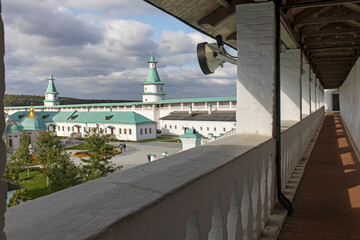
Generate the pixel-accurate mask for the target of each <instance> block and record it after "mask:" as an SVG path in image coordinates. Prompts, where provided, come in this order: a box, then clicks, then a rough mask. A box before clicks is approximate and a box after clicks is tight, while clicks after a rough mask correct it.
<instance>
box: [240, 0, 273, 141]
mask: <svg viewBox="0 0 360 240" xmlns="http://www.w3.org/2000/svg"><path fill="white" fill-rule="evenodd" d="M274 13H275V7H274V3H273V2H266V3H258V4H239V5H237V6H236V32H237V49H238V61H237V78H238V79H237V93H236V96H237V103H238V104H237V111H236V119H237V124H236V132H237V133H259V134H263V135H267V136H272V135H273V129H274V128H273V126H274V118H273V117H274V93H275V92H274V89H275V17H274Z"/></svg>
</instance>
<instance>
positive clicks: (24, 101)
mask: <svg viewBox="0 0 360 240" xmlns="http://www.w3.org/2000/svg"><path fill="white" fill-rule="evenodd" d="M43 100H44V96H34V95H13V94H5V99H4V106H5V107H16V106H30V105H31V103H32V104H33V105H34V106H42V105H44V102H43ZM59 100H60V105H68V104H90V103H115V102H120V103H121V102H138V101H133V100H111V99H107V100H103V99H79V98H68V97H60V98H59Z"/></svg>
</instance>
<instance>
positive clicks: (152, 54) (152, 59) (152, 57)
mask: <svg viewBox="0 0 360 240" xmlns="http://www.w3.org/2000/svg"><path fill="white" fill-rule="evenodd" d="M150 53H151V57H150V61H149V62H148V63H157V61H155V58H154V53H153V52H150Z"/></svg>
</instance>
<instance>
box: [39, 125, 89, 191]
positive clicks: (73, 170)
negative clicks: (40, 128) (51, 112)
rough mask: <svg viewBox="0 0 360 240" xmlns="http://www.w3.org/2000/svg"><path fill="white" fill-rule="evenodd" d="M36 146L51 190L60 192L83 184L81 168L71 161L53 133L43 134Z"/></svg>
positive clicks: (40, 135)
mask: <svg viewBox="0 0 360 240" xmlns="http://www.w3.org/2000/svg"><path fill="white" fill-rule="evenodd" d="M36 144H37V149H38V152H37V156H38V158H39V160H40V164H41V165H42V166H43V167H44V168H45V176H46V178H47V180H48V186H49V189H50V190H52V191H59V190H61V189H65V188H68V187H71V186H74V185H77V184H79V183H81V182H82V181H81V171H80V168H78V167H77V166H76V165H75V164H74V163H73V162H72V161H71V160H70V157H69V155H68V154H67V153H66V151H65V147H64V145H63V144H62V142H61V140H60V138H59V137H57V136H54V135H53V134H52V133H51V132H41V133H40V134H39V136H38V138H37V140H36Z"/></svg>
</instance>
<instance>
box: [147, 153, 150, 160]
mask: <svg viewBox="0 0 360 240" xmlns="http://www.w3.org/2000/svg"><path fill="white" fill-rule="evenodd" d="M147 159H148V162H150V161H151V156H150V154H148V155H147Z"/></svg>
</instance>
